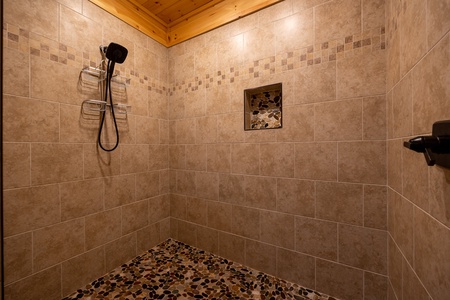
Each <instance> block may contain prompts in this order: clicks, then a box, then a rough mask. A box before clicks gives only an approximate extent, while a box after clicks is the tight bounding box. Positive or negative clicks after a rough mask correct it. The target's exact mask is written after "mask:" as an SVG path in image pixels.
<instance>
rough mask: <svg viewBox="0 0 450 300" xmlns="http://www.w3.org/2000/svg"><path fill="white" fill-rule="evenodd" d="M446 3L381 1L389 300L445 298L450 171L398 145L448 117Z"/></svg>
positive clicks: (449, 289) (448, 292) (448, 289)
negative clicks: (385, 63) (384, 44)
mask: <svg viewBox="0 0 450 300" xmlns="http://www.w3.org/2000/svg"><path fill="white" fill-rule="evenodd" d="M449 15H450V1H433V0H428V1H422V0H413V1H405V0H403V1H402V0H389V1H386V24H387V31H386V32H387V49H388V50H387V52H388V53H387V57H388V66H387V70H388V71H387V88H386V91H387V102H388V109H387V112H388V220H389V221H388V232H389V234H388V240H389V241H388V242H389V243H388V244H389V247H388V275H389V279H390V287H389V294H390V297H389V299H398V300H401V299H447V298H449V297H450V264H449V258H450V254H449V253H450V229H449V226H450V217H449V216H450V180H449V179H450V171H449V170H448V169H444V168H441V167H437V166H434V167H428V166H427V165H426V163H425V159H424V157H423V155H421V154H418V153H415V152H412V151H410V150H408V149H406V148H404V147H403V145H402V144H403V141H405V140H408V139H409V138H411V137H413V136H416V135H424V134H430V133H431V128H432V124H433V123H434V122H436V121H439V120H445V119H446V120H448V119H450V101H449V99H450V98H449V96H450V36H449V29H450V18H449Z"/></svg>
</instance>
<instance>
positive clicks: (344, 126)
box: [315, 99, 362, 141]
mask: <svg viewBox="0 0 450 300" xmlns="http://www.w3.org/2000/svg"><path fill="white" fill-rule="evenodd" d="M361 111H362V102H361V100H359V99H358V100H346V101H337V102H329V103H321V104H316V105H315V115H316V120H315V139H316V140H317V141H345V140H360V139H361V137H362V115H361Z"/></svg>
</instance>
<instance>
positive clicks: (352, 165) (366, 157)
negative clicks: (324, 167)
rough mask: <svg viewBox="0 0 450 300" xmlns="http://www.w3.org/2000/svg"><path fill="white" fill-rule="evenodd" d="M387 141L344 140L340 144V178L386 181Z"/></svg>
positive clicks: (380, 182) (360, 181) (373, 181)
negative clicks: (385, 154)
mask: <svg viewBox="0 0 450 300" xmlns="http://www.w3.org/2000/svg"><path fill="white" fill-rule="evenodd" d="M384 153H386V142H384V141H380V142H378V141H370V142H368V141H364V142H342V143H339V146H338V180H339V181H344V182H358V183H372V184H385V183H386V158H385V156H384V155H383V154H384Z"/></svg>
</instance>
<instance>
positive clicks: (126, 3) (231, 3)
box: [89, 0, 284, 47]
mask: <svg viewBox="0 0 450 300" xmlns="http://www.w3.org/2000/svg"><path fill="white" fill-rule="evenodd" d="M89 1H90V2H92V3H94V4H96V5H97V6H99V7H101V8H102V9H104V10H106V11H107V12H109V13H111V14H112V15H114V16H116V17H117V18H119V19H121V20H122V21H124V22H126V23H128V24H129V25H131V26H133V27H135V28H136V29H138V30H140V31H141V32H143V33H145V34H146V35H148V36H149V37H151V38H153V39H154V40H156V41H157V42H159V43H161V44H162V45H164V46H166V47H171V46H174V45H176V44H179V43H181V42H184V41H186V40H188V39H190V38H193V37H195V36H197V35H200V34H202V33H205V32H207V31H210V30H212V29H214V28H217V27H219V26H222V25H224V24H227V23H230V22H232V21H234V20H237V19H239V18H241V17H244V16H246V15H248V14H251V13H253V12H256V11H258V10H260V9H263V8H265V7H268V6H270V5H273V4H275V3H278V2H282V1H284V0H210V1H209V2H208V3H206V4H204V5H202V6H201V7H199V8H197V9H195V10H193V11H192V12H190V13H188V14H187V15H185V16H183V17H182V18H179V19H178V20H176V21H174V22H171V23H170V24H167V23H166V22H164V21H163V20H162V19H161V18H159V17H158V16H157V15H156V14H155V13H154V11H153V10H151V11H150V10H148V9H147V8H145V7H144V6H143V5H141V4H140V3H142V2H144V0H89ZM172 1H175V0H169V1H167V2H166V3H170V2H172ZM189 1H191V0H188V1H186V2H184V3H189ZM203 1H206V0H203ZM175 2H176V1H175ZM145 3H155V2H152V1H147V2H145ZM202 3H205V2H202Z"/></svg>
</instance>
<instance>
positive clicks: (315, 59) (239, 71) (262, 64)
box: [169, 27, 386, 95]
mask: <svg viewBox="0 0 450 300" xmlns="http://www.w3.org/2000/svg"><path fill="white" fill-rule="evenodd" d="M385 48H386V44H385V28H384V27H379V28H375V29H372V30H368V31H366V32H363V33H361V34H355V35H352V36H347V37H343V38H341V39H337V40H332V41H328V42H322V43H319V44H315V45H310V46H307V47H304V48H302V49H298V50H294V51H288V52H285V53H280V54H277V55H276V56H271V57H267V58H264V59H261V60H258V61H252V62H248V63H246V64H243V65H239V66H231V67H230V68H228V69H227V70H218V71H216V72H215V73H214V74H205V75H204V76H202V77H196V79H195V80H194V79H191V80H187V81H183V82H175V83H172V86H171V88H170V89H169V90H170V92H169V95H173V92H174V91H176V90H184V92H185V93H188V92H189V91H195V90H197V89H198V88H199V87H200V86H201V84H200V82H201V83H205V84H204V86H205V87H206V88H210V87H212V86H214V85H223V84H232V83H234V82H236V81H237V80H246V79H252V78H259V77H266V76H269V75H273V74H279V73H282V72H285V71H289V70H295V69H299V68H306V67H310V66H313V65H318V64H322V63H326V62H329V61H335V60H340V59H343V58H346V57H351V56H353V55H356V54H359V53H370V52H372V51H379V50H384V49H385Z"/></svg>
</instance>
